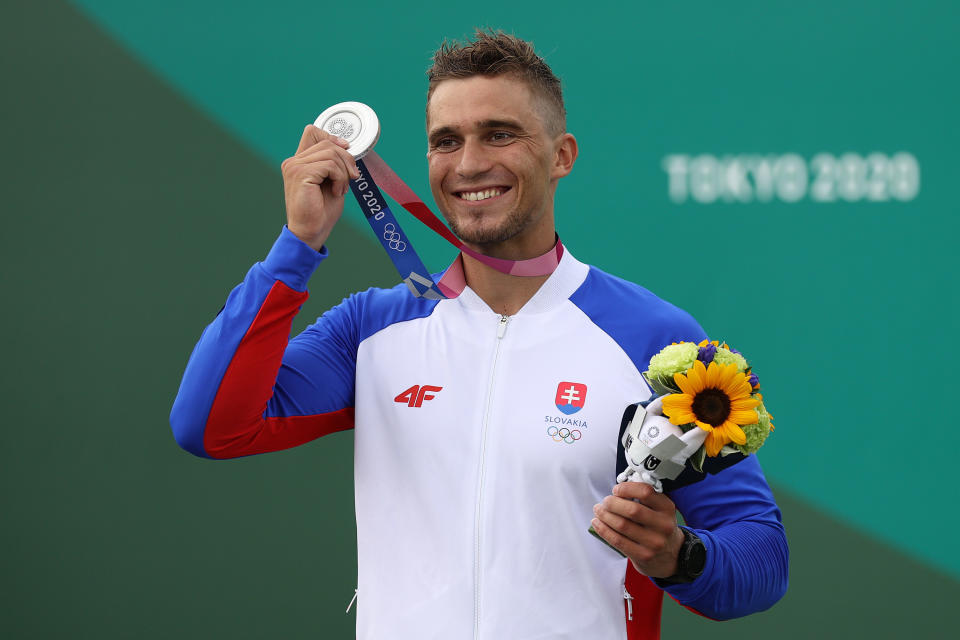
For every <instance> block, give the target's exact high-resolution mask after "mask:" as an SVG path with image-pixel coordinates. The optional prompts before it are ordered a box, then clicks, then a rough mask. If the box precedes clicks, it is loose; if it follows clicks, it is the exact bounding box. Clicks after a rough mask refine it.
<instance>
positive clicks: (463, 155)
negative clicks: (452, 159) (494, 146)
mask: <svg viewBox="0 0 960 640" xmlns="http://www.w3.org/2000/svg"><path fill="white" fill-rule="evenodd" d="M492 165H493V161H492V158H491V156H490V154H489V153H488V150H487V149H486V147H485V145H484V144H483V143H482V142H481V141H479V140H474V139H471V138H467V139H466V140H464V142H463V146H462V147H461V148H460V158H459V162H458V163H457V174H459V175H460V176H462V177H464V178H471V177H475V176H478V175H481V174H483V173H485V172H487V171H489V170H490V168H491V166H492Z"/></svg>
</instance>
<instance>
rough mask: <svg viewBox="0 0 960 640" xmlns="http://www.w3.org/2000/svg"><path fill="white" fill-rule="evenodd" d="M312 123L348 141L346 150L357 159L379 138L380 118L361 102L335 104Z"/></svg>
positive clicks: (367, 151)
mask: <svg viewBox="0 0 960 640" xmlns="http://www.w3.org/2000/svg"><path fill="white" fill-rule="evenodd" d="M313 125H314V126H315V127H317V128H318V129H323V130H324V131H326V132H327V133H330V134H333V135H335V136H337V137H340V138H343V139H344V140H346V141H347V142H349V143H350V147H349V148H348V149H347V151H349V152H350V155H352V156H353V157H354V158H356V159H357V160H359V159H360V158H362V157H363V156H365V155H367V153H369V152H370V150H371V149H373V146H374V145H375V144H377V140H379V139H380V120H378V119H377V114H376V113H374V112H373V109H371V108H370V107H368V106H367V105H365V104H363V103H362V102H341V103H339V104H335V105H333V106H332V107H330V108H329V109H326V110H325V111H324V112H323V113H321V114H320V115H319V116H318V117H317V120H316V122H314V123H313Z"/></svg>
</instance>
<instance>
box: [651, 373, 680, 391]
mask: <svg viewBox="0 0 960 640" xmlns="http://www.w3.org/2000/svg"><path fill="white" fill-rule="evenodd" d="M643 377H644V378H646V380H647V383H648V384H649V385H650V388H651V389H653V393H654V395H658V396H665V395H669V394H671V393H680V389H678V388H677V386H676V383H674V382H673V380H671V381H670V382H669V383H668V382H667V381H666V380H664V379H662V378H658V377H656V376H653V377H650V376H647V374H646V372H644V374H643Z"/></svg>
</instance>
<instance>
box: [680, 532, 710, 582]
mask: <svg viewBox="0 0 960 640" xmlns="http://www.w3.org/2000/svg"><path fill="white" fill-rule="evenodd" d="M684 564H685V565H686V566H685V567H684V569H686V573H687V575H689V576H690V577H691V578H698V577H700V574H702V573H703V568H704V567H705V566H706V564H707V549H706V547H704V546H703V542H701V541H700V538H698V537H696V536H694V535H693V534H691V537H690V539H688V540H687V553H686V558H685V562H684Z"/></svg>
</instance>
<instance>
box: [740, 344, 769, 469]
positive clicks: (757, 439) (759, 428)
mask: <svg viewBox="0 0 960 640" xmlns="http://www.w3.org/2000/svg"><path fill="white" fill-rule="evenodd" d="M734 355H736V354H734ZM756 409H757V415H758V416H759V418H760V419H759V420H758V421H757V422H756V423H755V424H745V425H741V426H740V428H741V429H743V433H744V434H745V435H746V436H747V441H746V442H745V443H744V444H736V443H733V444H732V445H731V446H733V447H736V448H737V450H738V451H740V453H742V454H744V455H750V454H751V453H756V452H757V449H759V448H760V447H761V446H762V445H763V441H764V440H766V439H767V436H768V435H770V427H771V425H770V414H769V413H767V408H766V407H764V406H763V403H760V405H759V406H757V407H756Z"/></svg>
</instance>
